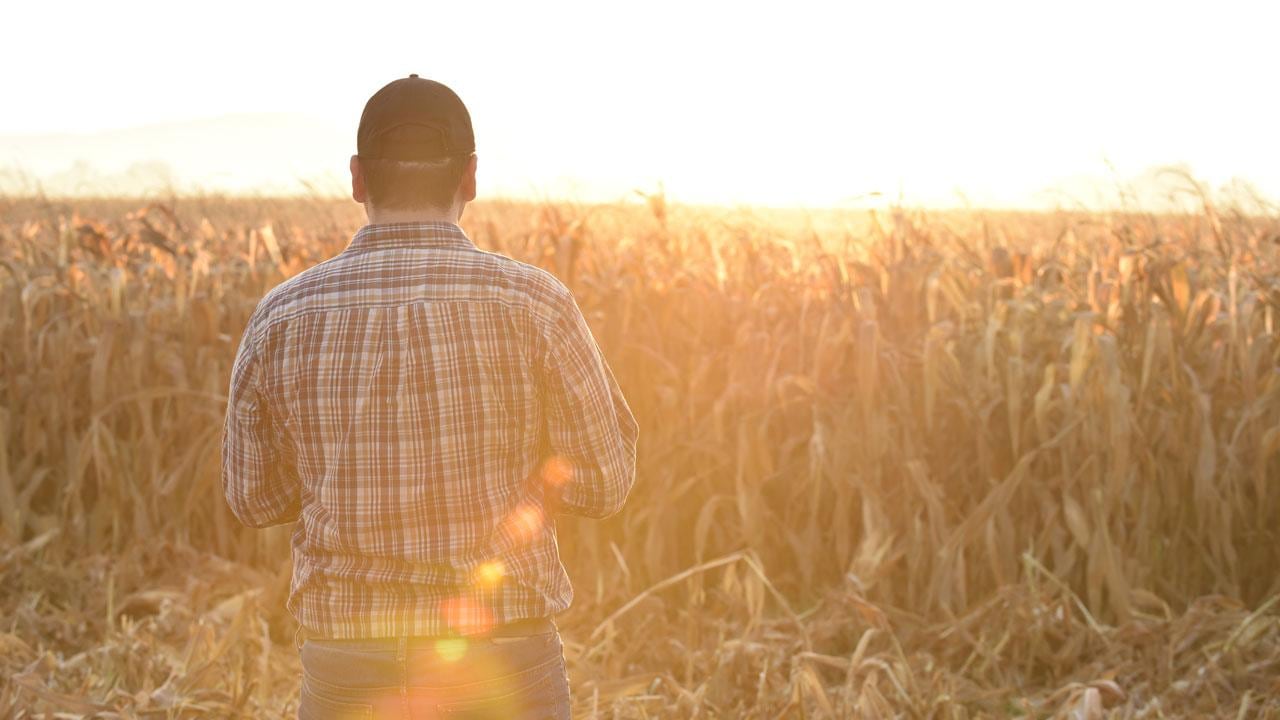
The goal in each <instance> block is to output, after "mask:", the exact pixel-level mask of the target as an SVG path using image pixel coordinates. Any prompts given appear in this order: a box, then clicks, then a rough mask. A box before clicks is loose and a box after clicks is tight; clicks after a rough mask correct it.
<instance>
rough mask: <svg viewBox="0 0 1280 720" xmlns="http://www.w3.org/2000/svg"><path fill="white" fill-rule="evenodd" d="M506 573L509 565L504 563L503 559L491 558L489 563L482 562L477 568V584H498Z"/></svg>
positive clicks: (488, 585)
mask: <svg viewBox="0 0 1280 720" xmlns="http://www.w3.org/2000/svg"><path fill="white" fill-rule="evenodd" d="M506 574H507V566H506V565H503V564H502V561H501V560H490V561H489V562H487V563H482V564H481V565H480V566H479V567H477V568H476V572H475V580H476V584H477V585H480V586H483V587H493V586H494V585H497V584H498V583H499V582H500V581H501V580H502V578H503V577H504V576H505V575H506Z"/></svg>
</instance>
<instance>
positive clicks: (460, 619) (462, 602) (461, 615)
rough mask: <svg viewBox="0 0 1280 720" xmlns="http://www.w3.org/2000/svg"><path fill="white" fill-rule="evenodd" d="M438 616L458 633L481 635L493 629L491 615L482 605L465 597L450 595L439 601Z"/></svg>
mask: <svg viewBox="0 0 1280 720" xmlns="http://www.w3.org/2000/svg"><path fill="white" fill-rule="evenodd" d="M440 616H441V617H442V618H444V621H445V624H446V625H447V626H448V627H449V629H450V630H452V631H453V632H456V633H458V634H459V635H482V634H484V633H487V632H489V631H490V630H492V629H493V615H492V614H491V613H490V612H489V610H488V609H487V608H485V607H484V606H483V605H480V604H478V603H476V602H475V601H474V600H471V599H470V598H466V597H451V598H449V599H447V600H444V601H442V602H441V603H440Z"/></svg>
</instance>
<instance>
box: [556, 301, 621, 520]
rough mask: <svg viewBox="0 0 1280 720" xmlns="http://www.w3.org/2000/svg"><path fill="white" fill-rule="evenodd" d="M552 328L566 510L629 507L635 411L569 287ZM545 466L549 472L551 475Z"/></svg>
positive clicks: (601, 511)
mask: <svg viewBox="0 0 1280 720" xmlns="http://www.w3.org/2000/svg"><path fill="white" fill-rule="evenodd" d="M564 292H565V296H564V299H563V302H562V303H561V310H560V312H559V317H558V318H557V320H556V322H555V323H554V325H552V327H551V328H550V329H549V331H548V332H547V334H546V338H545V343H546V345H545V348H544V356H543V368H544V378H543V382H544V384H545V390H546V418H547V420H546V422H547V439H548V442H549V445H550V451H551V457H550V458H548V462H547V463H546V464H544V466H545V465H549V466H550V467H552V468H555V470H554V471H553V472H552V473H551V475H552V477H550V478H545V477H544V482H547V484H548V485H553V486H557V487H556V488H555V489H558V491H559V510H560V511H561V512H566V513H571V514H575V515H583V516H586V517H590V518H604V517H608V516H610V515H612V514H614V513H616V512H618V511H619V510H621V509H622V506H623V504H624V503H625V502H626V500H627V495H628V494H629V493H630V491H631V487H632V485H633V484H634V483H635V471H636V436H637V427H636V420H635V417H634V416H633V415H632V414H631V409H630V408H629V407H628V406H627V401H626V398H624V397H623V395H622V390H621V389H620V388H619V387H618V383H617V381H616V380H615V379H614V376H613V372H612V371H611V370H610V369H609V366H608V364H607V363H606V362H605V360H604V357H603V356H602V354H601V353H600V347H599V346H598V345H597V344H596V341H595V338H594V337H593V336H592V334H591V330H590V328H588V327H587V322H586V320H585V319H584V318H583V317H582V311H581V310H580V309H579V308H578V305H577V303H576V302H575V301H574V300H573V296H572V295H571V294H569V293H568V290H565V291H564ZM545 474H546V473H545V471H544V475H545Z"/></svg>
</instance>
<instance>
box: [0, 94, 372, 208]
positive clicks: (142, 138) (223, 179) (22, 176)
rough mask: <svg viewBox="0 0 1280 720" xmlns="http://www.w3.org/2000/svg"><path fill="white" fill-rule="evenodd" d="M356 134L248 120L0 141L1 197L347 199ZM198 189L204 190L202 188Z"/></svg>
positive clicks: (296, 117)
mask: <svg viewBox="0 0 1280 720" xmlns="http://www.w3.org/2000/svg"><path fill="white" fill-rule="evenodd" d="M354 150H355V128H354V127H350V128H345V127H338V126H336V125H335V124H332V123H328V122H326V121H324V120H320V119H317V118H315V117H311V116H307V115H301V114H291V113H251V114H236V115H225V116H221V117H215V118H207V119H199V120H190V121H184V122H172V123H164V124H158V125H147V126H142V127H134V128H127V129H120V130H108V131H103V132H96V133H89V134H54V135H18V136H13V135H10V136H3V135H0V191H7V192H22V191H32V190H35V189H37V187H38V188H39V189H43V190H44V191H45V192H48V193H50V194H57V195H99V194H139V193H148V192H154V191H157V190H165V189H168V188H173V189H176V190H179V191H195V190H205V191H224V192H253V191H260V192H274V193H297V192H305V191H306V190H307V189H308V187H309V186H310V187H314V188H316V189H317V190H320V191H322V192H326V193H330V192H336V193H341V192H345V190H346V182H347V179H346V172H347V169H346V168H347V158H348V157H349V156H350V155H351V153H352V152H354ZM197 179H198V180H197Z"/></svg>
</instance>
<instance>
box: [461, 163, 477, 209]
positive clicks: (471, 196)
mask: <svg viewBox="0 0 1280 720" xmlns="http://www.w3.org/2000/svg"><path fill="white" fill-rule="evenodd" d="M458 199H459V200H461V201H462V202H464V203H469V202H471V201H472V200H475V199H476V156H475V153H472V154H471V157H470V159H468V160H467V169H466V170H463V171H462V181H461V182H460V183H458Z"/></svg>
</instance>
